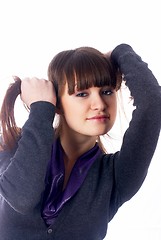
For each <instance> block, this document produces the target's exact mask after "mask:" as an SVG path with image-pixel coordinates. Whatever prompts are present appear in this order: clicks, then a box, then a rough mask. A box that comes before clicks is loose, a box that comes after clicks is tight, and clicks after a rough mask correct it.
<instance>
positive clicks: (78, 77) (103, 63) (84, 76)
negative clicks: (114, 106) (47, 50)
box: [64, 47, 117, 95]
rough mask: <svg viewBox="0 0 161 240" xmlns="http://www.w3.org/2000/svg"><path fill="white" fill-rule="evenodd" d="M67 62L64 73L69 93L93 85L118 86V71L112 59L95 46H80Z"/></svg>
mask: <svg viewBox="0 0 161 240" xmlns="http://www.w3.org/2000/svg"><path fill="white" fill-rule="evenodd" d="M73 53H74V54H72V55H71V57H70V58H69V59H68V61H67V62H66V67H65V69H64V75H65V78H66V81H67V83H68V93H69V95H71V94H73V93H74V92H75V87H77V90H78V91H80V90H85V89H88V88H90V87H92V86H94V87H103V86H111V87H112V88H114V89H115V88H116V84H117V81H116V72H115V70H114V69H113V66H112V64H111V63H110V61H109V60H108V59H107V58H105V56H104V55H103V54H102V53H100V52H99V51H97V50H95V49H93V48H87V47H86V48H79V49H76V50H75V51H74V52H73Z"/></svg>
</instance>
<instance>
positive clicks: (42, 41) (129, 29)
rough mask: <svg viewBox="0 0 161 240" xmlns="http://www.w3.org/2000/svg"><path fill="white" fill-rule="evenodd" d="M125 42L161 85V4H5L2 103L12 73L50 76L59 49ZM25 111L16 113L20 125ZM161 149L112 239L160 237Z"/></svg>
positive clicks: (0, 19) (2, 0) (38, 0)
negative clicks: (49, 71) (52, 62)
mask: <svg viewBox="0 0 161 240" xmlns="http://www.w3.org/2000/svg"><path fill="white" fill-rule="evenodd" d="M120 43H128V44H130V45H131V46H132V47H133V48H134V50H135V51H136V52H137V53H138V54H139V55H141V56H142V59H143V60H144V61H146V62H148V64H149V67H150V68H151V69H152V71H153V73H154V75H155V76H156V77H157V79H158V81H159V83H160V84H161V66H160V65H161V63H160V62H161V61H160V55H161V13H160V1H159V0H135V1H130V0H106V1H105V0H97V1H96V0H79V1H78V0H64V1H63V0H57V1H56V0H32V1H29V0H26V1H25V0H10V1H9V0H0V101H2V97H3V95H4V92H5V90H6V88H7V86H8V83H9V82H10V81H12V78H11V76H12V75H18V76H19V77H21V78H23V77H26V76H29V77H32V76H37V77H41V78H46V71H47V66H48V63H49V62H50V60H51V59H52V57H53V56H54V55H55V54H56V53H58V52H59V51H62V50H66V49H71V48H75V47H80V46H91V47H95V48H97V49H99V50H100V51H102V52H107V51H109V50H112V49H113V48H114V47H115V46H116V45H118V44H120ZM23 111H24V110H23V108H22V109H21V106H19V107H18V108H17V110H16V115H17V121H18V124H20V125H21V124H23V121H24V120H25V119H26V117H27V114H26V112H25V111H24V112H23ZM25 114H26V115H25ZM160 145H161V140H159V142H158V147H157V150H156V152H155V155H154V157H153V161H152V164H151V166H150V169H149V174H148V177H147V178H146V180H145V182H144V184H143V186H142V188H141V190H140V191H139V192H138V194H137V195H136V196H134V197H133V198H132V200H131V201H129V202H128V203H125V204H124V205H123V206H122V208H120V210H119V211H118V213H117V215H116V216H115V218H114V219H113V220H112V222H111V223H110V224H109V229H108V239H109V240H117V239H124V240H129V239H130V240H136V239H137V240H144V239H145V240H160V239H161V187H160V185H161V163H160V155H161V149H160Z"/></svg>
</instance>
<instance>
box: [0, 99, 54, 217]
mask: <svg viewBox="0 0 161 240" xmlns="http://www.w3.org/2000/svg"><path fill="white" fill-rule="evenodd" d="M53 119H54V105H52V104H51V103H48V102H35V103H33V104H32V105H31V109H30V114H29V119H28V120H27V121H26V123H25V124H24V126H23V128H22V135H21V138H20V140H19V142H18V147H17V150H16V151H15V154H14V155H13V157H12V158H10V159H7V157H6V156H9V155H8V154H7V153H5V152H1V153H0V163H2V162H3V158H5V161H8V166H7V167H5V170H3V171H2V166H1V165H0V169H1V173H0V195H1V196H2V197H3V198H4V199H5V201H6V202H8V204H9V205H10V206H11V207H12V208H13V209H14V210H16V211H18V212H20V213H23V214H25V213H26V212H28V211H30V210H31V209H33V208H34V207H35V206H36V205H37V204H38V203H39V201H40V199H41V194H42V192H43V190H44V178H45V174H46V168H47V164H48V161H49V159H50V157H51V148H52V143H53V136H54V131H53V126H52V124H53Z"/></svg>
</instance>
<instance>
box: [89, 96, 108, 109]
mask: <svg viewBox="0 0 161 240" xmlns="http://www.w3.org/2000/svg"><path fill="white" fill-rule="evenodd" d="M105 108H106V103H105V101H104V99H103V98H102V97H101V96H100V94H94V95H93V96H92V100H91V109H92V110H99V111H104V110H105Z"/></svg>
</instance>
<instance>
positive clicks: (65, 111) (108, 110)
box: [60, 84, 117, 137]
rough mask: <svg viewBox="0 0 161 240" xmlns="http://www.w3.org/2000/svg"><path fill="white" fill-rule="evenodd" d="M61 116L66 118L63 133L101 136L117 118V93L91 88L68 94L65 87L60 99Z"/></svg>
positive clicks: (106, 88) (110, 90)
mask: <svg viewBox="0 0 161 240" xmlns="http://www.w3.org/2000/svg"><path fill="white" fill-rule="evenodd" d="M60 102H61V104H60V105H61V114H62V116H63V118H64V122H63V132H67V133H68V134H70V132H73V131H74V132H75V133H79V134H82V135H86V136H96V137H97V136H99V135H103V134H105V133H107V132H108V131H109V130H110V129H111V128H112V126H113V124H114V122H115V118H116V111H117V101H116V91H115V90H114V89H113V88H111V87H109V86H105V87H91V88H88V89H86V90H83V91H77V90H75V93H74V94H72V95H69V94H68V86H67V84H66V85H65V89H64V92H63V95H62V97H61V99H60Z"/></svg>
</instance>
